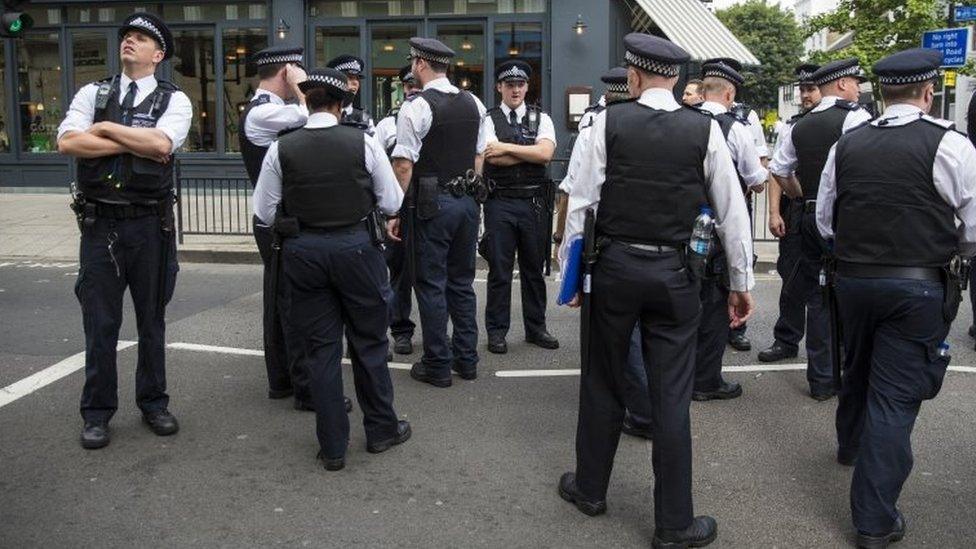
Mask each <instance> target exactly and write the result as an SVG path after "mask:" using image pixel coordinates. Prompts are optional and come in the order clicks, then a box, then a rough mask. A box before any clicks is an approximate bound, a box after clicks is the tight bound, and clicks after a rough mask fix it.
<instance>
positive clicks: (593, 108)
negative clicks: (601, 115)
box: [583, 103, 606, 112]
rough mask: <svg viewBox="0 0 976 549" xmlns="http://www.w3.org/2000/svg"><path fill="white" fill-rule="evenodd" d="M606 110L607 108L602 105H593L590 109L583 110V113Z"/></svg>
mask: <svg viewBox="0 0 976 549" xmlns="http://www.w3.org/2000/svg"><path fill="white" fill-rule="evenodd" d="M604 108H606V107H604V106H603V105H601V104H599V103H593V104H592V105H590V106H589V107H586V108H585V109H583V112H596V111H599V110H601V109H604Z"/></svg>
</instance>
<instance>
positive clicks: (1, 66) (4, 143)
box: [0, 40, 10, 153]
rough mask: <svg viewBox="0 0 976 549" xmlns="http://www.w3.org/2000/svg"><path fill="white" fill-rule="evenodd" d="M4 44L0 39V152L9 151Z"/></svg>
mask: <svg viewBox="0 0 976 549" xmlns="http://www.w3.org/2000/svg"><path fill="white" fill-rule="evenodd" d="M4 44H5V42H4V41H2V40H0V153H5V152H10V130H8V129H7V83H6V81H5V80H4V75H5V74H6V72H5V71H6V69H7V61H6V58H5V57H4V51H3V48H4Z"/></svg>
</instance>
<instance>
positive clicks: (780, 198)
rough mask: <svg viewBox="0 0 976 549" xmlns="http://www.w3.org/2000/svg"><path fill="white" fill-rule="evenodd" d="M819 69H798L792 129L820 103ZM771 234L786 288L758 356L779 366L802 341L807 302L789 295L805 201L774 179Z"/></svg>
mask: <svg viewBox="0 0 976 549" xmlns="http://www.w3.org/2000/svg"><path fill="white" fill-rule="evenodd" d="M819 68H820V66H819V65H813V64H809V63H805V64H802V65H799V66H798V67H797V68H796V71H795V74H796V77H797V82H796V83H797V89H798V90H799V92H800V112H799V114H797V115H795V116H794V117H792V118H790V119H789V121H787V123H786V124H787V126H793V125H794V124H796V123H797V121H799V120H800V119H801V118H803V115H805V114H806V113H808V112H810V109H812V108H813V107H815V106H816V105H817V104H818V103H820V88H818V87H817V85H816V84H814V83H813V81H812V80H811V79H810V77H811V76H812V75H813V73H814V72H815V71H816V70H817V69H819ZM783 135H784V134H783V132H781V133H780V136H779V138H778V139H777V141H776V147H775V148H776V150H778V149H779V148H780V147H781V146H782V145H783V143H784V139H783ZM767 200H769V204H768V208H767V209H768V210H769V232H770V233H771V234H772V235H773V236H775V237H776V238H778V239H779V255H778V257H777V259H776V272H777V273H778V274H779V277H780V279H781V280H782V281H783V285H782V286H781V287H780V292H779V318H777V319H776V325H775V327H774V328H773V336H774V338H775V340H774V341H773V344H772V345H771V346H770V347H769V348H768V349H764V350H762V351H760V352H759V361H760V362H776V361H779V360H783V359H787V358H793V357H795V356H796V355H797V350H798V347H799V345H800V340H801V339H803V332H804V324H803V322H804V318H805V317H806V309H807V307H806V300H803V299H800V298H799V296H797V295H796V292H791V291H790V286H791V285H792V281H793V277H794V276H797V269H798V267H797V265H798V263H799V261H800V256H801V253H800V220H801V219H802V217H803V200H802V199H793V198H790V197H789V196H786V195H785V194H783V190H782V189H781V188H780V186H779V183H777V182H776V179H775V178H770V180H769V194H768V195H767Z"/></svg>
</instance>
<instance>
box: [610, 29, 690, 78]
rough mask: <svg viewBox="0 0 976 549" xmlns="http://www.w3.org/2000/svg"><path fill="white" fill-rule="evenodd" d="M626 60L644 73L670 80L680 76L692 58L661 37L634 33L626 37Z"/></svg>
mask: <svg viewBox="0 0 976 549" xmlns="http://www.w3.org/2000/svg"><path fill="white" fill-rule="evenodd" d="M624 47H625V48H626V49H627V53H625V54H624V60H625V61H627V63H628V64H630V65H633V66H635V67H637V68H639V69H641V70H643V71H646V72H649V73H652V74H659V75H661V76H665V77H668V78H673V77H676V76H678V74H679V73H680V72H681V65H683V64H684V63H687V62H688V60H689V59H690V58H691V56H690V55H688V52H686V51H685V50H684V49H682V48H681V47H680V46H678V45H677V44H675V43H674V42H671V41H670V40H665V39H664V38H661V37H659V36H652V35H650V34H643V33H639V32H632V33H630V34H628V35H627V36H625V37H624Z"/></svg>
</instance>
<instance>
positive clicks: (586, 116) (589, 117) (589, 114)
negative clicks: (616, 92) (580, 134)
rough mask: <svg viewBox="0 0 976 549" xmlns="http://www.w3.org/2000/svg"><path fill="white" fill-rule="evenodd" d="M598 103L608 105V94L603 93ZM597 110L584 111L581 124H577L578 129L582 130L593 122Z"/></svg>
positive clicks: (604, 106)
mask: <svg viewBox="0 0 976 549" xmlns="http://www.w3.org/2000/svg"><path fill="white" fill-rule="evenodd" d="M596 104H597V105H599V106H601V107H603V108H606V106H607V96H606V95H601V96H600V99H599V101H597V102H596ZM596 114H597V113H596V111H593V110H588V111H586V112H584V113H583V116H581V117H580V121H579V124H577V125H576V131H582V130H583V128H588V127H589V126H590V125H591V124H592V123H593V119H594V118H595V117H596Z"/></svg>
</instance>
